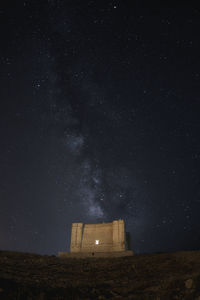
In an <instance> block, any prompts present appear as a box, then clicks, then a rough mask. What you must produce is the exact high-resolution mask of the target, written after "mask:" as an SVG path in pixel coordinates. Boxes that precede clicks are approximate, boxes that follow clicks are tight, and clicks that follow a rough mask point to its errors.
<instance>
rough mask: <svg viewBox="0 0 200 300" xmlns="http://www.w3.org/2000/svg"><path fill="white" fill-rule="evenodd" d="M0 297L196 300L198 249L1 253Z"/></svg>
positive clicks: (199, 292) (198, 294)
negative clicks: (80, 254) (84, 254)
mask: <svg viewBox="0 0 200 300" xmlns="http://www.w3.org/2000/svg"><path fill="white" fill-rule="evenodd" d="M0 299H6V300H9V299H12V300H13V299H29V300H30V299H40V300H44V299H81V300H84V299H88V300H89V299H95V300H96V299H102V300H103V299H134V300H151V299H152V300H169V299H182V300H183V299H185V300H200V251H183V252H173V253H157V254H144V255H135V256H132V257H121V258H87V259H74V258H67V259H61V258H58V257H55V256H40V255H36V254H28V253H19V252H10V251H0Z"/></svg>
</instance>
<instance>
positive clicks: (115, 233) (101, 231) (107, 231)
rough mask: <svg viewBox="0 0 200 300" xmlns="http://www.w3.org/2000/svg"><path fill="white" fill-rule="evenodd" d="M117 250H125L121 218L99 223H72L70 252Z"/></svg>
mask: <svg viewBox="0 0 200 300" xmlns="http://www.w3.org/2000/svg"><path fill="white" fill-rule="evenodd" d="M119 251H125V230H124V221H123V220H117V221H113V222H111V223H100V224H85V225H84V224H83V223H73V224H72V234H71V245H70V252H71V253H77V252H84V253H86V252H119Z"/></svg>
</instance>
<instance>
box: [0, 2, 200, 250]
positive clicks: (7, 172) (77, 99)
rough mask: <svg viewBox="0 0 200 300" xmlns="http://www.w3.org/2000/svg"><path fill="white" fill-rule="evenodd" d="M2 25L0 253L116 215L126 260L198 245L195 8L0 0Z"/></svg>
mask: <svg viewBox="0 0 200 300" xmlns="http://www.w3.org/2000/svg"><path fill="white" fill-rule="evenodd" d="M4 3H5V4H4ZM0 20H1V26H0V33H1V35H0V36H1V40H0V250H4V249H5V250H17V251H24V252H35V253H41V254H57V252H58V251H67V250H69V242H70V234H71V223H72V222H84V223H98V222H109V221H112V220H116V219H120V218H122V219H124V220H125V223H126V231H129V232H130V234H131V245H132V249H133V250H134V252H135V253H146V252H160V251H162V252H167V251H177V250H192V249H193V250H194V249H199V250H200V134H199V130H200V9H199V7H197V4H195V2H193V1H185V2H184V1H173V2H170V1H159V2H155V1H139V0H138V1H137V0H135V1H133V0H113V1H111V0H107V1H103V0H101V1H97V0H94V1H92V0H90V1H88V0H79V1H78V0H71V1H70V0H65V1H64V0H49V1H39V0H38V1H32V0H30V1H28V0H27V1H12V3H10V1H4V2H3V1H1V4H0Z"/></svg>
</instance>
